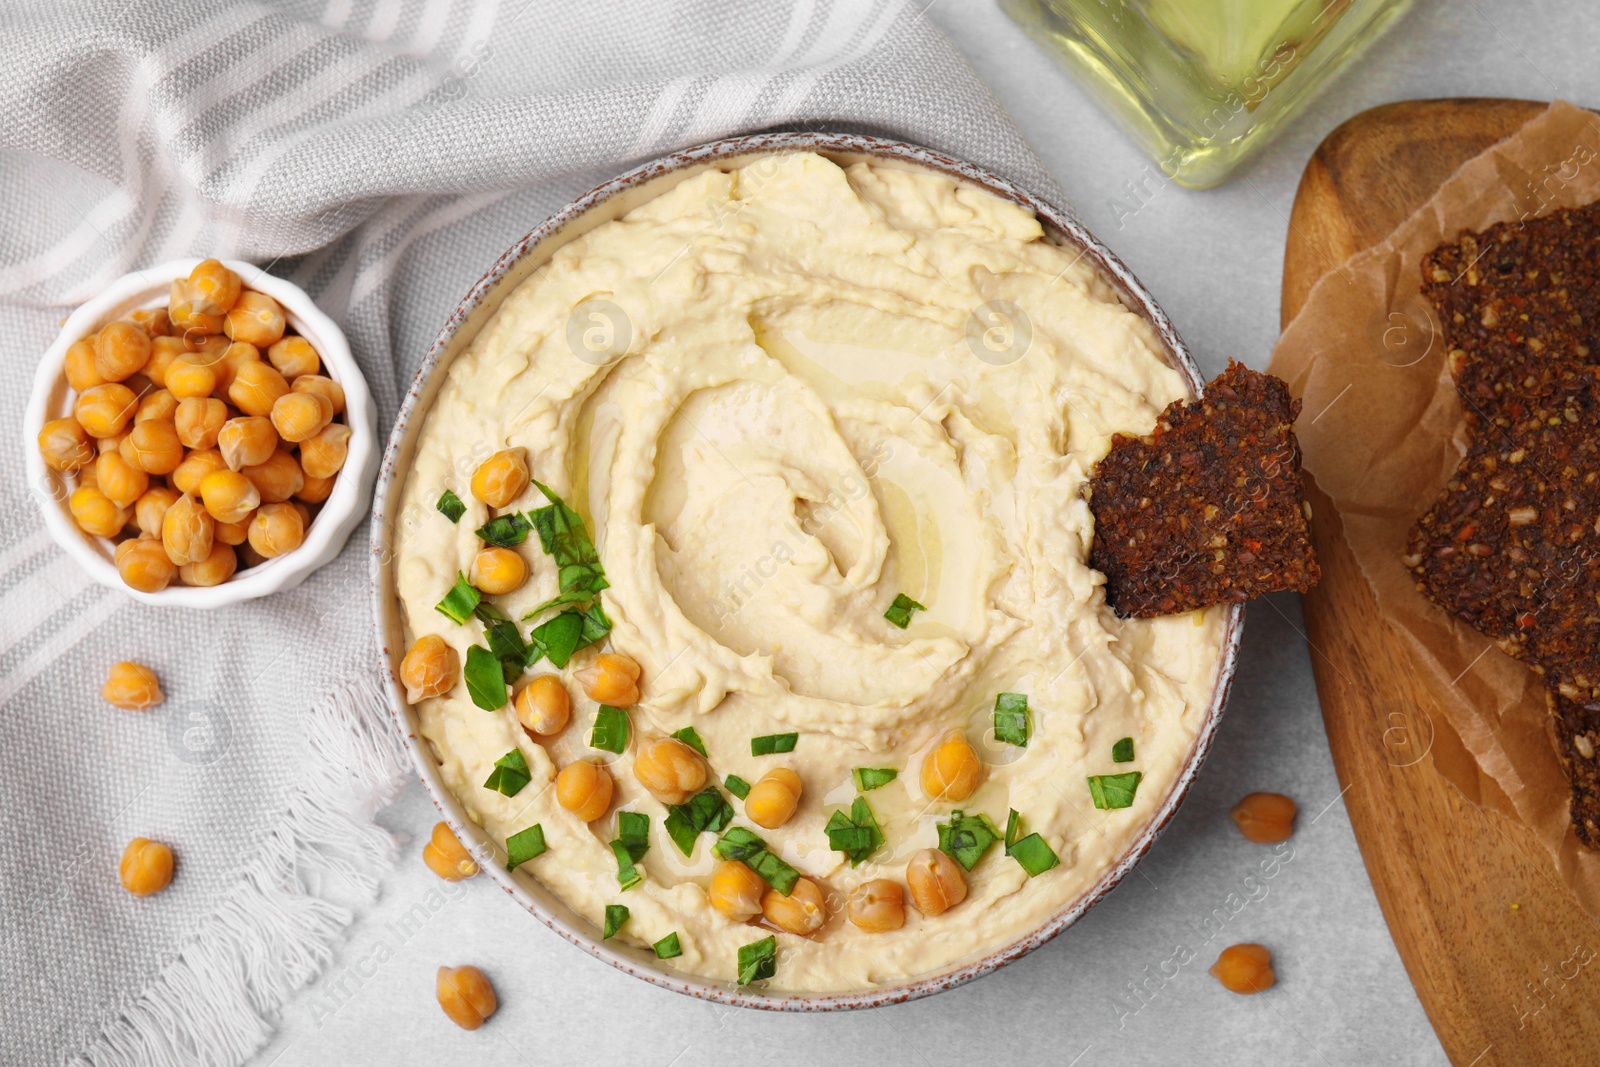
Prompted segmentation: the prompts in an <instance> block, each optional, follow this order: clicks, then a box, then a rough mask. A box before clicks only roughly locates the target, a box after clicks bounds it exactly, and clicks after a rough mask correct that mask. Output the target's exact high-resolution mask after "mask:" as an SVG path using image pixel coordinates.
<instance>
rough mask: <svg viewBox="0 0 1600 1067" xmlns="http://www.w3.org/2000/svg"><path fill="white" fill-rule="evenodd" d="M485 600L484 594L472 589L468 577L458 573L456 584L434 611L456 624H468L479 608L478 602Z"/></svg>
mask: <svg viewBox="0 0 1600 1067" xmlns="http://www.w3.org/2000/svg"><path fill="white" fill-rule="evenodd" d="M482 599H483V594H482V593H479V592H478V591H477V590H476V589H474V588H472V583H471V582H469V581H467V576H466V575H465V574H462V573H461V572H460V571H456V584H455V585H452V586H451V587H450V591H449V592H448V593H446V594H445V595H444V599H443V600H441V601H439V603H437V604H435V605H434V606H433V608H434V610H435V611H437V612H440V613H441V614H443V615H444V616H445V617H446V618H449V619H451V620H452V621H454V622H458V623H461V622H466V621H467V620H468V619H470V618H471V617H472V610H473V609H474V608H476V607H477V606H478V601H480V600H482Z"/></svg>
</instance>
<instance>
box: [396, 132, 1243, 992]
mask: <svg viewBox="0 0 1600 1067" xmlns="http://www.w3.org/2000/svg"><path fill="white" fill-rule="evenodd" d="M1201 385H1202V378H1201V376H1200V374H1199V372H1198V370H1197V368H1196V367H1195V365H1194V362H1193V360H1192V359H1191V357H1190V355H1189V353H1188V352H1187V350H1186V349H1185V348H1184V346H1183V343H1182V341H1181V340H1180V339H1179V338H1178V336H1177V333H1176V332H1175V331H1174V330H1173V328H1172V326H1171V324H1170V323H1169V322H1168V320H1167V318H1166V316H1165V315H1164V314H1163V313H1162V312H1161V311H1160V309H1159V308H1158V307H1157V306H1156V304H1155V303H1154V301H1153V300H1152V299H1151V298H1150V296H1149V294H1148V293H1146V292H1145V290H1144V289H1143V287H1142V286H1141V285H1140V284H1139V282H1138V281H1137V280H1136V279H1135V278H1134V277H1133V276H1132V275H1131V274H1130V273H1129V272H1128V271H1127V270H1126V268H1125V267H1123V266H1122V264H1120V263H1119V262H1118V261H1117V259H1116V258H1115V256H1113V255H1112V254H1111V252H1110V251H1109V250H1108V249H1106V248H1105V247H1104V246H1103V245H1101V244H1100V243H1099V242H1098V241H1097V240H1096V239H1095V238H1094V237H1093V236H1092V235H1090V234H1089V233H1088V232H1087V231H1085V230H1084V229H1083V228H1082V226H1081V225H1079V224H1078V223H1077V222H1076V220H1075V219H1074V218H1072V216H1070V215H1068V214H1067V213H1065V212H1063V211H1061V210H1059V209H1057V208H1055V207H1053V206H1051V205H1050V204H1048V203H1046V202H1044V201H1043V200H1041V199H1039V198H1037V197H1034V196H1032V195H1031V194H1029V193H1027V192H1026V191H1024V190H1021V189H1019V188H1017V187H1015V186H1014V185H1012V184H1011V183H1008V182H1006V181H1005V180H1003V179H1000V178H998V177H995V176H993V175H991V174H987V173H985V172H983V171H981V170H980V169H978V168H976V167H973V166H971V165H970V164H966V163H963V162H960V161H957V160H952V159H949V158H947V157H944V156H942V155H939V154H938V153H934V152H931V151H929V150H927V149H923V148H918V147H916V146H912V145H907V144H903V143H899V142H890V141H883V140H879V139H874V138H868V137H860V136H851V135H839V134H809V133H804V134H803V133H790V134H766V135H757V136H750V137H742V138H735V139H731V140H725V141H719V142H716V143H714V144H710V145H706V146H702V147H700V148H696V149H693V150H689V151H685V152H681V153H678V154H677V155H674V156H672V157H669V158H667V159H664V160H660V161H657V162H654V163H651V164H649V165H647V166H645V167H641V168H639V169H637V170H635V171H633V172H631V173H629V174H626V175H624V176H622V177H620V178H618V179H616V180H614V181H612V182H609V183H607V184H606V185H603V186H601V187H600V188H598V189H596V190H594V191H593V192H591V193H590V194H588V195H587V196H585V197H583V198H581V199H580V200H578V201H576V202H575V203H573V204H572V205H570V206H569V207H568V208H566V209H564V210H563V211H561V212H559V213H558V214H556V215H554V216H552V217H551V218H550V219H549V220H547V221H546V222H545V223H544V224H543V225H541V226H540V227H539V228H538V229H536V230H534V231H533V232H532V233H530V234H529V235H528V236H527V237H525V238H524V239H523V240H522V241H520V242H519V243H518V244H517V245H516V246H515V247H513V248H512V249H511V250H510V251H508V252H507V253H506V254H505V256H503V257H502V258H501V260H500V261H499V262H498V263H496V264H495V265H494V267H493V268H492V269H491V270H490V272H489V273H488V274H487V275H486V276H485V277H484V278H483V280H482V281H480V282H479V283H478V285H477V286H476V287H475V288H474V289H473V290H472V292H471V293H470V294H469V295H468V297H467V298H466V299H465V300H464V301H463V302H462V304H461V306H460V307H459V309H458V310H457V311H456V313H455V314H454V315H453V317H452V318H451V320H450V321H449V323H447V324H446V326H445V328H444V330H443V331H442V332H441V334H440V336H439V339H438V341H437V342H436V343H435V345H434V346H433V348H432V350H431V351H430V352H429V353H428V355H427V357H426V359H425V360H424V362H423V364H422V367H421V370H420V371H419V373H418V375H417V378H416V381H415V383H414V384H413V387H412V389H411V391H410V393H409V395H408V396H407V398H406V401H405V404H404V405H403V407H402V410H401V413H400V417H399V422H398V424H397V426H396V428H395V430H394V434H393V436H392V438H391V440H390V443H389V446H388V451H387V454H386V455H385V457H384V461H383V465H382V468H381V470H380V481H379V485H378V490H377V495H376V500H375V504H374V521H373V527H372V530H373V534H372V537H373V561H374V562H373V579H374V582H373V587H374V595H375V608H376V620H377V626H378V630H379V635H380V642H381V645H382V647H383V650H384V651H383V657H382V667H383V670H384V672H385V676H386V679H387V684H388V688H389V692H390V697H391V705H392V709H393V713H394V716H395V719H396V723H397V725H398V727H399V729H400V731H401V732H402V734H403V735H404V737H405V739H406V741H407V744H408V746H409V748H410V750H411V753H412V755H413V757H414V760H415V763H416V766H417V769H418V771H419V773H420V775H421V777H422V779H423V781H424V783H425V784H426V786H427V787H428V789H429V790H430V791H431V793H432V795H433V797H434V800H435V801H436V803H437V804H438V806H439V808H440V810H441V812H442V813H443V816H444V819H445V821H446V822H448V823H449V824H450V826H451V828H452V829H453V830H454V831H455V832H456V834H457V836H458V837H459V838H460V840H461V841H462V842H463V843H464V844H465V845H466V846H467V847H468V848H469V849H470V850H471V851H472V852H473V854H474V855H475V856H476V857H477V859H478V861H479V863H480V865H481V866H482V867H483V868H484V869H485V870H486V871H487V872H488V873H489V874H490V875H491V876H492V877H493V878H494V879H495V880H496V881H497V882H498V883H499V884H500V885H501V886H502V887H503V888H504V889H505V890H506V891H507V892H508V893H509V894H510V895H511V896H512V897H513V898H515V899H516V900H517V901H518V902H519V903H520V904H521V905H523V906H524V907H526V908H527V909H528V910H529V911H530V912H531V913H532V914H533V915H534V916H536V917H537V918H538V919H539V920H540V921H541V922H542V923H544V924H545V925H546V926H548V927H549V928H551V929H553V930H555V931H556V932H557V933H559V934H561V935H562V936H563V937H565V938H567V939H568V940H569V941H571V942H573V943H574V944H576V945H578V946H580V947H582V948H583V949H585V950H586V951H588V952H589V953H591V954H593V955H595V956H597V957H599V958H600V959H603V960H605V961H607V962H609V963H611V964H613V965H614V966H617V967H619V968H621V969H623V970H626V971H628V972H630V973H632V974H635V975H638V976H639V977H642V978H645V979H646V980H649V981H651V982H654V983H656V984H659V985H663V986H666V987H668V988H671V989H674V990H677V991H680V992H684V993H688V994H691V995H695V996H700V997H705V998H709V999H712V1000H717V1001H722V1002H726V1003H732V1004H739V1005H746V1006H753V1007H762V1008H775V1009H783V1010H801V1011H813V1010H829V1009H840V1008H854V1007H871V1006H877V1005H882V1004H885V1003H891V1002H896V1001H901V1000H906V999H910V998H913V997H918V996H924V995H927V994H929V993H933V992H937V991H939V990H942V989H948V988H951V987H952V986H955V985H958V984H960V983H961V982H964V981H967V980H970V979H972V978H974V977H978V976H980V975H983V974H986V973H988V972H990V971H992V970H994V969H995V968H997V967H1000V966H1002V965H1003V964H1005V963H1007V962H1009V961H1010V960H1013V959H1016V958H1018V957H1020V956H1022V955H1024V954H1026V953H1027V952H1029V951H1031V950H1032V949H1034V948H1037V947H1038V946H1039V945H1041V944H1043V943H1044V942H1045V941H1047V940H1049V939H1050V938H1052V937H1054V936H1055V935H1056V934H1058V933H1060V932H1061V931H1062V930H1063V929H1065V928H1066V927H1067V926H1070V925H1071V924H1072V923H1073V922H1074V921H1075V920H1076V919H1077V918H1078V917H1079V916H1081V915H1082V914H1083V913H1084V912H1085V911H1086V910H1087V909H1088V908H1089V907H1090V906H1092V905H1093V904H1094V903H1095V902H1096V901H1097V900H1099V899H1100V898H1101V897H1103V896H1104V895H1105V894H1106V893H1108V892H1109V891H1110V890H1111V889H1112V888H1113V887H1114V886H1115V885H1116V883H1117V882H1118V881H1119V880H1120V879H1121V878H1122V877H1123V876H1124V875H1126V874H1127V872H1128V871H1129V870H1131V869H1132V866H1133V865H1134V864H1135V863H1136V862H1137V861H1138V860H1139V858H1140V857H1142V856H1143V855H1144V854H1145V853H1146V852H1147V851H1148V849H1149V848H1150V846H1151V844H1152V843H1153V841H1154V839H1155V836H1156V834H1157V833H1158V832H1159V831H1160V829H1161V828H1162V827H1163V826H1164V825H1165V824H1166V823H1167V822H1168V821H1169V820H1170V819H1171V817H1172V815H1173V814H1174V812H1175V811H1176V809H1177V807H1178V805H1179V803H1180V802H1181V800H1182V798H1183V796H1184V793H1185V792H1186V790H1187V788H1188V786H1189V784H1190V782H1191V781H1192V779H1193V778H1194V776H1195V774H1196V772H1197V771H1198V768H1199V766H1200V764H1201V762H1202V761H1203V759H1204V757H1205V754H1206V752H1207V750H1208V748H1209V746H1210V743H1211V740H1212V737H1213V734H1214V732H1215V730H1216V727H1217V724H1218V721H1219V719H1220V716H1221V711H1222V706H1223V703H1224V701H1225V699H1226V695H1227V690H1228V685H1229V682H1230V680H1231V677H1232V673H1233V669H1234V661H1235V656H1236V651H1237V648H1238V641H1239V634H1240V628H1241V624H1242V619H1243V611H1242V608H1241V607H1240V606H1238V605H1229V606H1219V607H1214V608H1211V609H1208V610H1205V611H1200V612H1191V613H1188V614H1185V615H1181V616H1175V617H1168V618H1157V619H1124V618H1120V617H1119V616H1118V615H1117V614H1116V613H1115V612H1114V611H1113V610H1112V609H1111V608H1110V607H1109V606H1108V605H1107V604H1106V600H1105V596H1104V590H1103V584H1104V578H1103V576H1102V575H1100V574H1098V573H1097V572H1095V571H1094V570H1093V569H1092V568H1091V567H1090V566H1089V564H1088V562H1087V561H1088V558H1089V549H1090V545H1091V542H1092V538H1093V536H1094V528H1093V527H1094V522H1093V516H1092V514H1091V512H1090V509H1089V506H1088V504H1087V502H1086V500H1085V486H1086V483H1087V481H1088V479H1089V476H1090V473H1091V471H1092V469H1093V467H1094V465H1095V463H1096V462H1097V461H1098V460H1099V459H1100V458H1101V457H1102V456H1104V455H1105V453H1106V451H1107V450H1108V449H1109V448H1110V445H1111V438H1112V435H1113V434H1115V433H1119V432H1121V433H1129V434H1139V433H1145V432H1148V431H1149V430H1150V428H1151V427H1152V426H1153V425H1154V423H1155V420H1156V417H1157V415H1158V413H1160V412H1161V410H1162V409H1163V408H1164V407H1165V406H1166V405H1167V404H1168V403H1169V402H1171V401H1173V400H1177V399H1186V398H1190V397H1193V396H1196V395H1198V394H1199V392H1200V389H1201ZM491 482H492V483H493V484H492V485H489V484H488V483H491ZM486 485H487V486H488V489H487V491H485V487H486ZM475 491H476V492H475ZM489 549H493V550H494V553H495V558H496V559H498V560H499V561H500V562H499V563H497V564H496V567H499V566H501V565H502V564H504V565H506V566H508V567H509V569H510V571H511V572H513V573H512V577H511V579H510V580H507V579H506V578H505V575H504V573H503V572H498V571H497V572H496V573H494V574H492V575H491V574H490V573H489V570H488V569H485V568H486V567H487V564H484V563H483V562H482V561H481V560H480V558H479V557H480V556H482V555H483V554H484V553H485V552H486V551H488V550H489ZM501 553H508V554H512V555H515V556H516V557H518V559H511V558H509V556H507V555H500V554H501ZM519 560H520V562H519ZM419 647H426V648H428V649H430V650H431V653H432V654H435V655H436V657H437V659H436V662H437V663H438V664H441V665H443V666H442V668H441V670H442V673H436V674H434V675H430V676H429V680H428V682H427V684H425V685H423V686H421V687H420V688H419V686H418V685H416V684H415V683H416V682H417V681H418V676H417V675H416V674H415V673H414V667H415V664H414V663H413V664H411V665H407V663H406V657H407V655H408V651H409V650H412V649H414V648H419ZM444 668H447V670H446V669H444ZM408 671H410V672H411V673H408ZM618 671H622V674H618ZM635 676H636V680H635ZM608 678H609V679H610V680H611V681H612V682H615V683H616V684H615V685H612V686H611V687H610V688H608V687H607V686H608V684H609V683H608V681H607V679H608ZM407 682H410V683H413V684H411V685H409V687H408V684H406V683H407ZM630 683H631V684H630ZM557 689H559V690H560V694H559V696H558V697H557V698H556V699H557V702H558V703H561V704H562V706H563V708H565V709H566V713H565V714H564V715H560V716H555V719H554V720H552V719H550V718H549V717H548V716H546V717H545V718H544V719H542V720H541V718H540V714H541V713H540V712H539V710H538V707H537V706H542V705H540V701H542V700H544V699H545V698H546V697H549V696H551V695H552V694H554V693H555V691H556V690H557ZM535 727H537V729H536V728H535ZM569 768H570V769H571V770H570V771H569ZM601 777H603V778H604V779H606V782H600V781H599V779H600V778H601ZM577 778H581V779H582V782H579V783H577V785H574V780H576V779H577ZM578 786H582V788H583V792H582V794H581V795H578V794H575V793H574V792H573V790H574V789H575V788H578ZM602 788H603V792H604V796H599V792H600V791H602ZM606 798H609V800H607V802H606V803H604V804H600V803H598V801H599V800H605V799H606Z"/></svg>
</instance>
